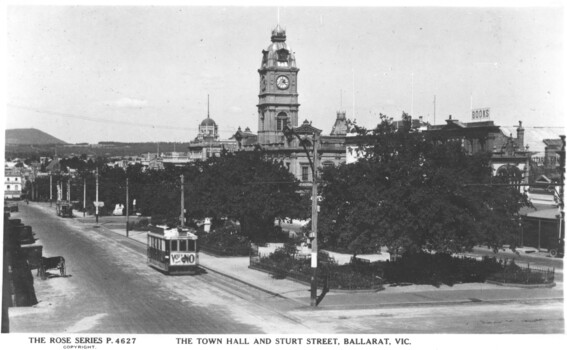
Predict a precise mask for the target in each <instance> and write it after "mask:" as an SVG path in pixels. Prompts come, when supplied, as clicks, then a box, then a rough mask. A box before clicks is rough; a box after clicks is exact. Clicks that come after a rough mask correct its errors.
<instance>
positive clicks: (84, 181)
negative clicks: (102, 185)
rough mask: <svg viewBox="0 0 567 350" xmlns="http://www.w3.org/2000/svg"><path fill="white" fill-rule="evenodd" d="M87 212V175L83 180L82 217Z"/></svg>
mask: <svg viewBox="0 0 567 350" xmlns="http://www.w3.org/2000/svg"><path fill="white" fill-rule="evenodd" d="M86 211H87V175H86V174H85V177H84V178H83V217H85V212H86Z"/></svg>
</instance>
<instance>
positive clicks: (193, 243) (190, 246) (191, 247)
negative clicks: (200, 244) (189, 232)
mask: <svg viewBox="0 0 567 350" xmlns="http://www.w3.org/2000/svg"><path fill="white" fill-rule="evenodd" d="M188 243H189V251H190V252H194V251H195V241H193V240H191V241H189V242H188Z"/></svg>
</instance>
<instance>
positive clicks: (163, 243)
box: [160, 239, 165, 251]
mask: <svg viewBox="0 0 567 350" xmlns="http://www.w3.org/2000/svg"><path fill="white" fill-rule="evenodd" d="M160 243H161V244H160V245H161V249H160V250H161V251H165V241H164V240H163V239H161V240H160Z"/></svg>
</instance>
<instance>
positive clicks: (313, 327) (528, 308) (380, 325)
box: [10, 202, 565, 334]
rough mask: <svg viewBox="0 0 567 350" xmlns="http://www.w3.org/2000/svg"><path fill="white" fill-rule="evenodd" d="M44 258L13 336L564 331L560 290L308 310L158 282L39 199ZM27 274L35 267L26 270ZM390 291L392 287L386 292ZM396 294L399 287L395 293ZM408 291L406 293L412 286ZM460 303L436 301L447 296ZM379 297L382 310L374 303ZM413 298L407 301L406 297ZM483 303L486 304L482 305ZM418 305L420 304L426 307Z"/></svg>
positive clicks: (35, 211)
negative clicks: (49, 267) (58, 266)
mask: <svg viewBox="0 0 567 350" xmlns="http://www.w3.org/2000/svg"><path fill="white" fill-rule="evenodd" d="M12 217H14V218H21V219H22V221H23V222H24V223H25V224H26V225H31V226H32V227H33V231H34V233H35V234H36V237H37V238H39V241H38V243H40V244H42V245H43V246H44V253H43V255H44V256H57V255H61V256H64V257H65V260H66V263H67V276H66V277H59V276H58V274H57V272H56V271H51V272H53V275H52V276H51V278H48V279H47V280H41V279H40V278H39V277H35V288H36V294H37V297H38V300H39V304H38V305H36V306H33V307H18V308H10V331H11V332H13V333H24V332H25V333H61V332H65V333H67V332H69V333H168V334H203V333H209V334H228V333H268V334H284V333H293V334H312V333H327V334H331V333H350V334H353V333H354V334H356V333H368V334H375V333H386V334H388V333H391V334H395V333H397V334H399V333H423V334H437V333H459V334H476V333H492V334H494V333H495V334H503V333H530V334H548V333H564V331H565V326H564V314H563V300H562V288H563V284H562V283H561V282H560V283H558V285H557V286H556V287H554V288H552V289H548V288H546V289H544V290H526V289H522V288H502V289H499V288H501V287H497V286H488V285H487V286H484V285H482V284H481V285H480V286H476V290H468V289H466V286H465V285H461V286H455V287H447V286H442V288H439V290H433V291H432V290H431V288H429V289H428V291H427V292H424V289H421V287H419V286H409V287H395V288H387V290H386V291H383V292H378V293H343V294H341V293H330V295H328V296H327V297H326V298H325V299H324V301H323V302H322V303H321V305H320V307H319V308H317V309H312V308H310V307H309V306H306V305H308V304H306V303H305V302H304V301H305V299H306V298H308V293H307V288H306V290H305V296H304V297H291V296H290V297H282V296H274V295H273V294H270V293H266V292H264V291H262V290H260V289H257V288H254V287H252V286H249V285H247V284H244V283H241V282H239V281H238V280H235V279H232V278H228V277H226V276H223V275H220V274H217V273H215V272H212V271H210V270H208V271H204V273H203V274H201V275H198V276H175V277H171V276H166V275H163V274H162V273H160V272H158V271H156V270H154V269H152V268H149V267H148V266H147V265H146V258H145V248H144V246H143V245H142V244H141V243H139V242H137V241H134V240H132V239H129V238H126V237H124V236H122V235H119V234H116V233H113V232H112V231H110V230H108V229H105V228H101V227H95V226H96V225H93V224H92V223H81V222H80V221H79V220H76V219H69V218H59V217H57V216H55V209H54V207H53V208H50V207H49V204H46V203H30V204H29V206H28V205H26V204H24V203H22V202H20V212H18V213H14V215H13V216H12ZM34 274H35V271H34ZM396 288H397V289H396ZM403 288H406V289H403ZM412 288H413V289H412ZM458 288H461V289H462V292H459V293H462V295H463V296H464V297H468V299H470V300H469V301H468V302H467V303H450V302H443V301H444V299H445V298H446V299H447V300H449V299H450V298H451V295H454V294H455V290H458ZM386 298H389V299H388V300H394V301H395V303H392V304H391V306H387V305H386V306H385V305H384V304H380V303H381V302H383V301H384V300H385V299H386ZM415 299H417V300H420V302H419V303H413V304H412V302H411V300H415ZM485 300H490V301H489V302H484V301H485ZM426 301H430V302H429V303H427V302H426Z"/></svg>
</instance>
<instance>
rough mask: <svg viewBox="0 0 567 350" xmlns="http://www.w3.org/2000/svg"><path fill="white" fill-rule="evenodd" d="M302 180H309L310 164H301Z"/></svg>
mask: <svg viewBox="0 0 567 350" xmlns="http://www.w3.org/2000/svg"><path fill="white" fill-rule="evenodd" d="M301 181H309V166H308V165H302V166H301Z"/></svg>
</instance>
